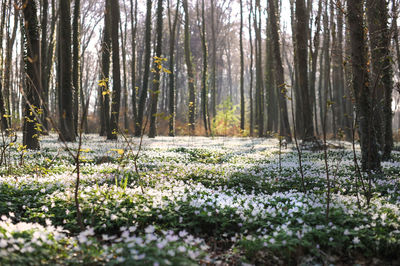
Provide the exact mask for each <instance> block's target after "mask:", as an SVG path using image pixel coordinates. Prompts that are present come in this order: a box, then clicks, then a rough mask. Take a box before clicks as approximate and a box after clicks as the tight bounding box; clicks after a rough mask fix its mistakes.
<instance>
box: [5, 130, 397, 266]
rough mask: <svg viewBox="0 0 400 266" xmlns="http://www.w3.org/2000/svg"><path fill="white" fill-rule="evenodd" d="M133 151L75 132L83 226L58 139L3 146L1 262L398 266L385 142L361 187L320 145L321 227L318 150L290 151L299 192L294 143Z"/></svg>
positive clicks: (150, 144) (345, 152)
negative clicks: (378, 165)
mask: <svg viewBox="0 0 400 266" xmlns="http://www.w3.org/2000/svg"><path fill="white" fill-rule="evenodd" d="M18 139H19V140H20V139H21V137H19V138H18ZM138 143H139V139H137V138H136V139H135V138H134V139H130V138H129V139H125V140H124V139H123V138H121V137H120V140H119V141H118V142H106V141H105V140H104V139H103V138H101V137H98V136H95V135H84V136H83V145H82V147H81V149H80V150H81V157H80V160H79V161H80V169H79V173H80V187H79V188H80V189H79V204H80V210H81V212H82V222H83V226H84V228H83V229H81V228H80V226H79V224H78V222H77V218H76V213H77V212H76V210H77V209H76V204H75V201H74V192H75V181H76V177H77V169H76V162H75V160H74V158H73V157H72V155H71V154H69V153H68V152H67V151H66V150H67V148H66V147H64V146H63V144H60V143H59V142H58V141H57V136H55V135H51V136H47V137H43V138H42V140H41V147H42V148H41V151H40V152H32V151H24V149H23V147H21V145H18V144H13V145H12V146H11V147H9V148H7V150H5V154H4V159H3V161H2V165H1V167H0V217H1V218H0V265H43V264H44V265H46V264H51V265H54V264H62V265H75V264H76V265H82V264H84V265H104V264H106V265H196V264H203V265H221V264H222V265H246V264H257V265H288V264H290V265H299V264H301V265H315V264H319V265H328V264H336V265H347V264H361V265H363V264H374V265H399V264H400V252H399V250H400V151H399V146H398V145H397V146H396V149H397V151H394V152H393V159H392V160H391V161H389V162H384V163H383V174H380V175H374V176H370V178H368V177H367V176H365V175H364V176H363V179H360V177H359V175H358V174H357V171H356V170H355V167H354V160H353V159H354V158H353V151H352V149H351V144H350V143H346V142H332V143H331V144H332V145H330V147H331V148H330V149H329V150H328V167H329V177H330V180H331V193H330V206H329V217H328V219H327V216H326V210H327V201H326V196H327V195H326V191H327V182H326V179H327V177H326V170H325V161H324V153H323V151H317V152H312V151H309V150H304V151H303V152H302V157H303V158H302V167H303V173H304V187H305V189H306V193H304V192H303V185H302V177H301V174H300V169H299V160H298V154H297V152H296V149H295V147H294V146H292V145H288V146H287V147H283V148H282V151H281V152H280V149H279V142H278V141H277V140H275V139H250V138H205V137H175V138H170V137H157V138H156V139H148V138H144V141H143V144H142V146H141V148H142V150H141V151H140V152H139V153H137V150H138ZM68 146H69V147H68V149H69V150H70V151H72V153H73V154H76V152H77V151H78V144H77V143H74V144H68ZM332 147H334V148H332ZM137 154H138V155H139V156H138V159H137V171H136V170H135V160H134V158H135V156H136V155H137ZM356 154H357V155H358V157H360V153H359V150H356ZM280 158H281V159H280ZM356 179H357V180H358V182H357V183H356ZM368 180H370V181H371V182H370V185H371V195H372V198H371V201H370V204H369V206H367V202H366V195H367V194H368V193H367V194H366V193H365V191H368V183H369V182H368ZM361 181H363V182H361ZM363 186H364V188H365V190H364V188H363ZM357 191H358V193H357Z"/></svg>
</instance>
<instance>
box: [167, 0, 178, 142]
mask: <svg viewBox="0 0 400 266" xmlns="http://www.w3.org/2000/svg"><path fill="white" fill-rule="evenodd" d="M169 3H170V1H168V21H169V36H170V40H169V71H170V72H171V73H170V74H169V125H168V126H169V130H168V135H169V136H175V116H176V115H175V109H176V108H175V105H176V103H175V96H176V92H175V70H174V67H175V61H174V54H175V41H176V40H175V33H176V26H177V24H178V10H179V0H178V1H177V3H176V10H175V17H174V22H173V23H172V22H171V10H170V5H169Z"/></svg>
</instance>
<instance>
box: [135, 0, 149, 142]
mask: <svg viewBox="0 0 400 266" xmlns="http://www.w3.org/2000/svg"><path fill="white" fill-rule="evenodd" d="M151 6H152V1H151V0H147V5H146V21H145V25H146V30H145V37H144V45H145V51H144V53H145V55H144V67H143V68H144V70H143V81H142V88H141V91H140V96H139V105H138V117H137V121H136V125H135V136H137V137H138V136H140V135H141V134H142V127H143V115H144V109H145V105H146V100H147V90H148V85H149V76H150V57H151Z"/></svg>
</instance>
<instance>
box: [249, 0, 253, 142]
mask: <svg viewBox="0 0 400 266" xmlns="http://www.w3.org/2000/svg"><path fill="white" fill-rule="evenodd" d="M249 5H250V12H249V44H250V66H249V72H250V73H249V74H250V80H249V98H250V136H253V135H254V111H253V110H254V106H253V76H254V75H253V38H252V34H251V32H252V30H251V29H252V27H251V17H252V15H253V1H252V0H250V4H249Z"/></svg>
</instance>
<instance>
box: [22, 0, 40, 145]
mask: <svg viewBox="0 0 400 266" xmlns="http://www.w3.org/2000/svg"><path fill="white" fill-rule="evenodd" d="M23 13H24V20H25V23H24V25H25V29H24V30H25V53H26V55H25V71H26V82H25V84H26V89H25V97H26V99H25V100H26V104H25V112H24V113H25V120H24V131H23V134H24V137H23V145H26V148H27V149H33V150H38V149H39V148H40V143H39V134H40V119H39V110H40V107H41V105H40V94H41V84H40V57H39V55H40V36H39V22H38V18H37V7H36V1H28V2H27V3H26V5H25V7H24V8H23Z"/></svg>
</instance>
